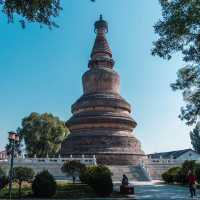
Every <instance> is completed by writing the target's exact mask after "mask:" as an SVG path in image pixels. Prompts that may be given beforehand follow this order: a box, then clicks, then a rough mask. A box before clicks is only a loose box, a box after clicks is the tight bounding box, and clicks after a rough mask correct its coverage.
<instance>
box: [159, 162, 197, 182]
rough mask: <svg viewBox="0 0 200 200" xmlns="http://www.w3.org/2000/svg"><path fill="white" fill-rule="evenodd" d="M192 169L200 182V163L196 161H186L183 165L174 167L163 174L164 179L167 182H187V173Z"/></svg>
mask: <svg viewBox="0 0 200 200" xmlns="http://www.w3.org/2000/svg"><path fill="white" fill-rule="evenodd" d="M189 170H191V171H192V172H193V173H194V174H195V175H196V177H197V181H198V182H200V164H199V163H196V162H195V161H185V162H184V163H183V164H182V166H181V167H173V168H170V169H169V170H168V171H166V172H164V173H163V174H162V179H163V180H164V181H165V182H166V183H180V184H187V182H188V180H187V175H188V172H189Z"/></svg>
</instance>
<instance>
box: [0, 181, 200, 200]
mask: <svg viewBox="0 0 200 200" xmlns="http://www.w3.org/2000/svg"><path fill="white" fill-rule="evenodd" d="M133 184H134V185H135V193H136V195H134V196H129V198H124V196H120V195H113V197H111V198H98V197H96V195H94V194H93V192H91V191H90V189H89V188H88V187H87V186H84V187H83V186H80V185H76V186H73V185H72V184H71V185H68V186H64V185H63V186H62V185H61V184H59V191H60V192H59V195H58V196H56V197H55V198H51V199H57V200H58V199H68V200H71V199H72V200H75V199H76V200H77V199H79V200H116V199H120V200H127V199H131V200H140V199H147V200H176V199H177V200H189V199H191V198H190V196H189V191H188V188H187V187H183V186H176V185H166V184H163V183H161V182H133ZM119 185H120V183H114V190H115V194H117V193H118V191H119ZM14 191H15V192H14V193H15V195H14V197H15V198H17V193H18V190H17V188H14ZM62 191H63V193H62ZM5 192H6V191H5ZM24 192H26V193H29V192H31V189H30V188H29V187H28V188H27V189H26V190H25V191H24ZM2 193H3V191H1V192H0V199H6V198H5V196H4V195H3V194H2ZM6 193H7V192H6ZM81 193H82V194H81ZM23 199H28V200H31V199H32V197H31V196H29V197H25V198H23ZM194 199H198V200H200V190H198V191H197V197H196V198H194Z"/></svg>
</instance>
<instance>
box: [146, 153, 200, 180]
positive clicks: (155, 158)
mask: <svg viewBox="0 0 200 200" xmlns="http://www.w3.org/2000/svg"><path fill="white" fill-rule="evenodd" d="M186 160H195V161H197V162H200V154H198V153H197V152H196V151H194V150H192V149H183V150H178V151H169V152H161V153H153V154H149V155H148V163H147V168H148V170H149V173H150V175H151V177H152V179H161V175H162V174H163V173H164V172H165V171H167V170H168V169H170V168H172V167H178V166H181V165H182V164H183V163H184V161H186Z"/></svg>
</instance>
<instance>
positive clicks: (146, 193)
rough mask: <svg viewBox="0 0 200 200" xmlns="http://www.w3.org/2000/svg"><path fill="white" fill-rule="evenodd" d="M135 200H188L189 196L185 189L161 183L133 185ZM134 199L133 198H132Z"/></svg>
mask: <svg viewBox="0 0 200 200" xmlns="http://www.w3.org/2000/svg"><path fill="white" fill-rule="evenodd" d="M134 185H135V192H136V197H135V199H136V200H140V199H147V200H176V199H177V200H189V199H191V198H190V195H189V192H188V188H187V187H182V186H173V185H165V184H162V183H153V182H151V183H144V182H143V183H134ZM133 199H134V198H133ZM194 199H196V200H200V191H197V197H196V198H194Z"/></svg>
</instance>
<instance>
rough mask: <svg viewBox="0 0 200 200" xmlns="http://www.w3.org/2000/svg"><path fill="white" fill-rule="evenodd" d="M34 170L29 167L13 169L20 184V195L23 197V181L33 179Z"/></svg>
mask: <svg viewBox="0 0 200 200" xmlns="http://www.w3.org/2000/svg"><path fill="white" fill-rule="evenodd" d="M34 174H35V173H34V171H33V169H32V168H28V167H15V168H14V169H13V178H14V180H15V181H16V182H17V183H18V185H19V197H20V198H21V188H22V183H23V182H25V181H31V180H32V179H33V177H34Z"/></svg>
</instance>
